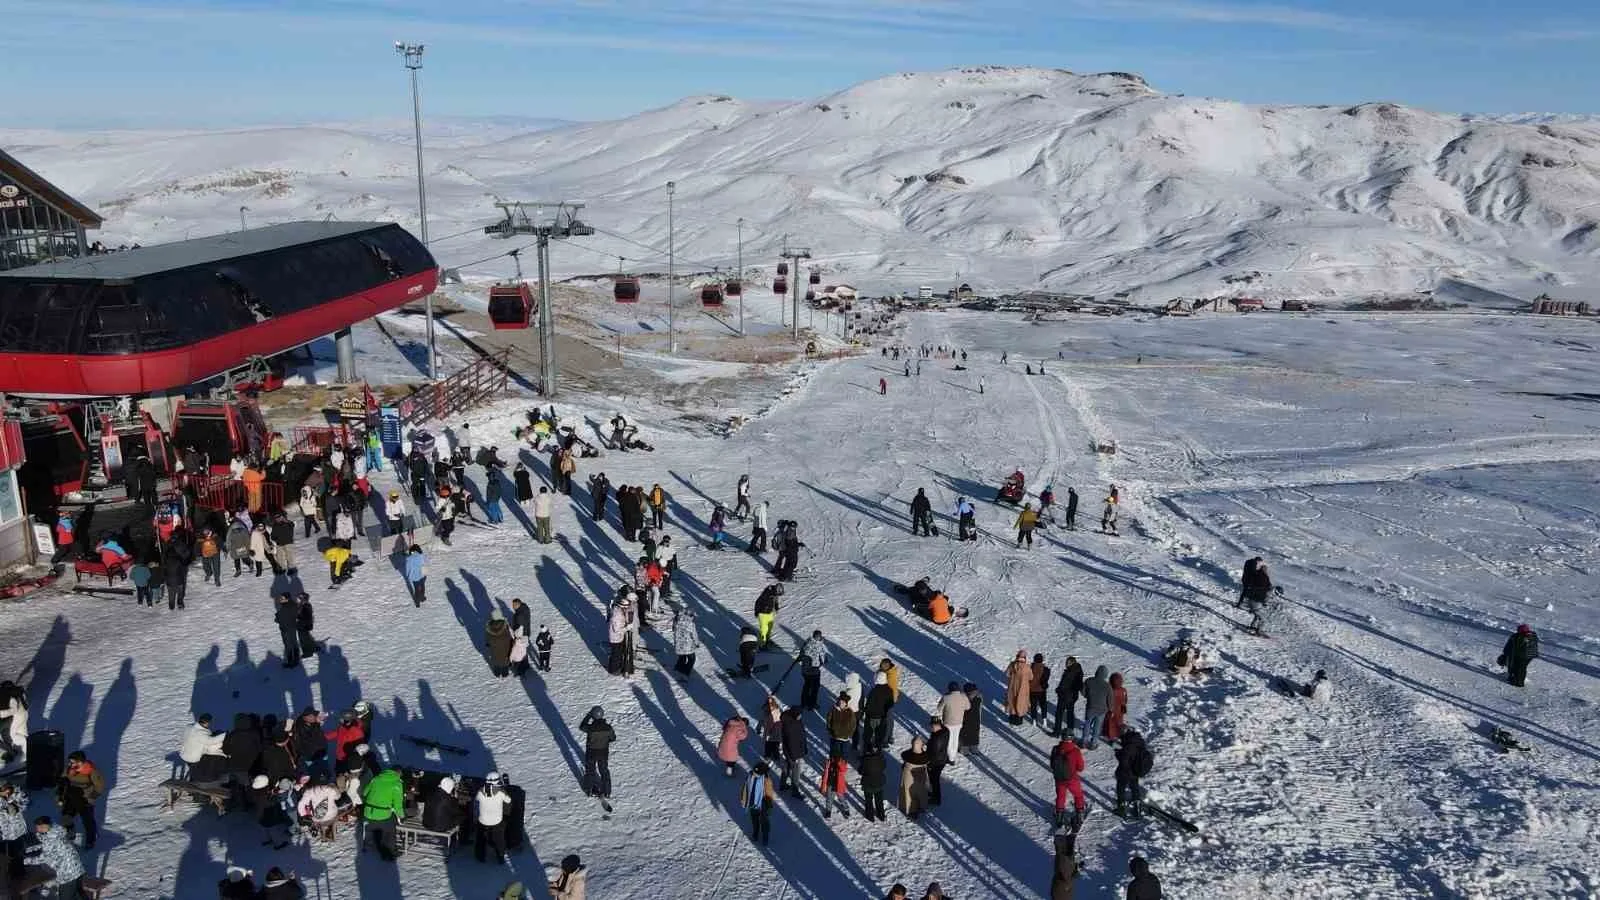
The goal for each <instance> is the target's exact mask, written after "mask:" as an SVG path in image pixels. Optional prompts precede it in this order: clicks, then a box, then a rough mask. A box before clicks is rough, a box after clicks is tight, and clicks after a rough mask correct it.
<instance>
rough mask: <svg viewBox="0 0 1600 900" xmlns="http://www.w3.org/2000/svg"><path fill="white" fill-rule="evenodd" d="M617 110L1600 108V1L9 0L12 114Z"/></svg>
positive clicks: (201, 117) (2, 15)
mask: <svg viewBox="0 0 1600 900" xmlns="http://www.w3.org/2000/svg"><path fill="white" fill-rule="evenodd" d="M396 40H407V41H412V42H416V41H420V42H423V43H424V44H426V45H427V53H426V56H425V68H424V71H423V77H424V101H425V106H426V109H427V111H428V112H429V113H434V114H447V115H460V116H484V115H516V116H535V117H553V118H565V119H602V118H611V117H616V116H622V115H627V114H629V113H632V112H636V111H638V110H641V109H646V108H650V107H654V106H661V105H664V104H666V103H669V102H671V101H672V100H675V99H677V98H679V97H682V96H686V95H689V94H701V93H727V94H733V95H736V96H739V97H743V98H748V99H780V98H804V97H811V96H816V95H820V94H823V93H827V92H829V91H832V90H836V89H839V88H843V87H846V86H848V85H851V84H854V83H856V82H858V81H863V80H866V79H869V78H874V77H878V76H881V75H885V74H889V73H892V72H898V71H910V70H924V69H939V68H946V67H950V66H959V65H970V64H979V63H1001V64H1015V65H1040V66H1051V67H1058V68H1065V69H1071V70H1074V71H1080V72H1093V71H1107V70H1115V71H1129V72H1137V73H1140V74H1142V75H1144V76H1145V77H1146V78H1147V79H1148V80H1149V81H1150V83H1151V84H1152V85H1153V86H1154V87H1156V88H1158V89H1161V90H1166V91H1171V92H1174V93H1184V94H1191V95H1208V96H1218V97H1227V98H1230V99H1238V100H1245V101H1250V102H1288V103H1339V104H1343V103H1353V102H1357V101H1364V100H1394V101H1398V102H1403V103H1409V104H1414V105H1418V106H1423V107H1428V108H1432V109H1439V110H1447V111H1472V112H1524V111H1542V112H1578V113H1600V90H1597V89H1596V85H1597V84H1600V6H1597V4H1596V3H1595V2H1594V0H1518V2H1516V3H1505V2H1500V0H1338V2H1333V0H1280V2H1261V3H1258V2H1246V0H1238V2H1233V0H1217V2H1212V0H1053V2H1047V0H792V2H782V3H780V2H773V0H660V2H651V0H449V2H439V0H0V72H3V77H0V84H3V85H4V88H3V96H4V98H5V104H6V115H5V116H4V118H3V120H0V121H3V122H4V123H5V126H7V127H29V126H66V127H85V126H87V127H95V126H116V127H128V126H139V125H149V126H170V125H240V124H254V123H281V122H289V123H293V122H321V121H337V120H345V121H348V120H354V119H370V118H391V117H395V116H403V115H408V114H409V112H410V108H409V106H410V105H409V95H408V94H407V93H406V90H405V84H404V77H405V73H404V71H403V69H402V67H401V62H400V59H399V58H398V56H397V55H396V54H395V52H394V50H393V43H394V41H396Z"/></svg>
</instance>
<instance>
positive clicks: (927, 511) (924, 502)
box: [911, 488, 933, 537]
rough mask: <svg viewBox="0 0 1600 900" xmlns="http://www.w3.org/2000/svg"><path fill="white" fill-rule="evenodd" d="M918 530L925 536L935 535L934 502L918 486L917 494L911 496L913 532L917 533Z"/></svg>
mask: <svg viewBox="0 0 1600 900" xmlns="http://www.w3.org/2000/svg"><path fill="white" fill-rule="evenodd" d="M918 530H920V531H921V532H922V536H923V537H933V504H932V503H930V502H928V495H927V493H926V492H925V491H923V489H922V488H917V495H916V496H915V497H912V498H911V533H912V534H913V535H915V534H917V532H918Z"/></svg>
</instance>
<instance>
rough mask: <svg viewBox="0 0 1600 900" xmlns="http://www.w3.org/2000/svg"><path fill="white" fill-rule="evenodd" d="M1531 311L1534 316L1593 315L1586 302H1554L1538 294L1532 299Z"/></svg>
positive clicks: (1546, 296) (1548, 297) (1544, 295)
mask: <svg viewBox="0 0 1600 900" xmlns="http://www.w3.org/2000/svg"><path fill="white" fill-rule="evenodd" d="M1532 311H1533V314H1534V315H1536V316H1587V315H1592V314H1593V313H1592V311H1591V309H1590V307H1589V304H1588V302H1587V301H1583V300H1555V299H1552V298H1551V297H1550V296H1549V295H1547V294H1540V295H1539V296H1537V297H1535V298H1533V310H1532Z"/></svg>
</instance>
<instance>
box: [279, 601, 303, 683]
mask: <svg viewBox="0 0 1600 900" xmlns="http://www.w3.org/2000/svg"><path fill="white" fill-rule="evenodd" d="M299 616H300V608H299V607H298V606H297V605H296V604H295V602H294V596H293V595H292V594H280V595H278V606H277V610H276V611H275V612H274V613H273V620H274V621H276V622H277V623H278V636H279V637H281V638H283V667H284V668H285V669H292V668H294V667H295V666H298V665H300V634H299Z"/></svg>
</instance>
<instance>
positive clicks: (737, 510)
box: [733, 475, 750, 522]
mask: <svg viewBox="0 0 1600 900" xmlns="http://www.w3.org/2000/svg"><path fill="white" fill-rule="evenodd" d="M734 494H735V495H736V498H737V500H738V501H739V502H737V503H735V504H734V505H733V514H734V515H735V516H737V517H738V519H739V521H741V522H743V521H744V520H745V517H746V516H748V515H750V476H749V475H740V476H739V484H738V486H737V487H735V488H734Z"/></svg>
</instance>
